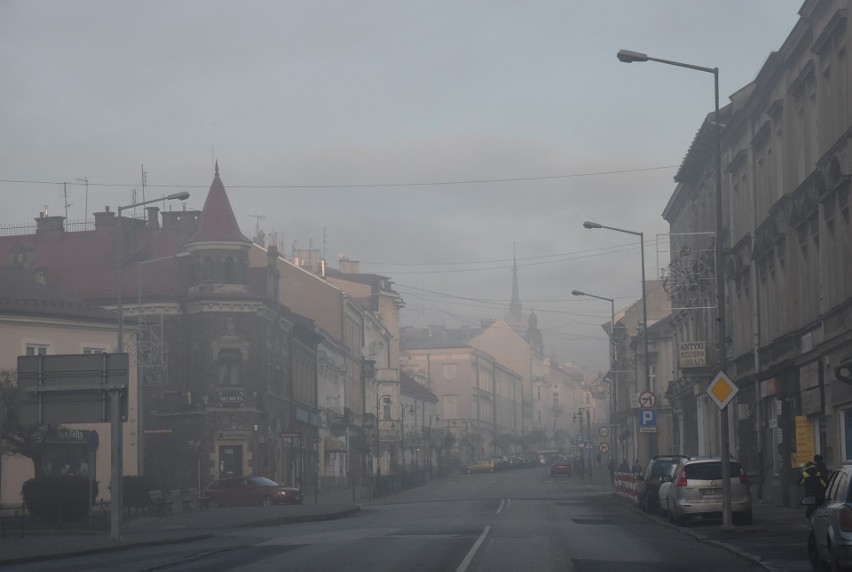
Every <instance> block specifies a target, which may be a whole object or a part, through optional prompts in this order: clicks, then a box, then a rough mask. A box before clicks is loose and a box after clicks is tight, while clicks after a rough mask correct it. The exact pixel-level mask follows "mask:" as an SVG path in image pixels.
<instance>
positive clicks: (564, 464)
mask: <svg viewBox="0 0 852 572" xmlns="http://www.w3.org/2000/svg"><path fill="white" fill-rule="evenodd" d="M572 474H573V473H572V471H571V461H569V460H568V459H563V458H562V457H557V458H555V459H553V462H552V463H551V464H550V476H551V477H556V476H558V475H563V476H567V477H570V476H571V475H572Z"/></svg>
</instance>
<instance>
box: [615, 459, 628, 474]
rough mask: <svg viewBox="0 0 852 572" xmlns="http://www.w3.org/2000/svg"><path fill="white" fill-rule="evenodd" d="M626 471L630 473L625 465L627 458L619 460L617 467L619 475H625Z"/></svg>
mask: <svg viewBox="0 0 852 572" xmlns="http://www.w3.org/2000/svg"><path fill="white" fill-rule="evenodd" d="M628 471H630V466H629V465H628V464H627V457H624V458H623V459H622V460H621V463H620V464H619V465H618V472H619V473H626V472H628Z"/></svg>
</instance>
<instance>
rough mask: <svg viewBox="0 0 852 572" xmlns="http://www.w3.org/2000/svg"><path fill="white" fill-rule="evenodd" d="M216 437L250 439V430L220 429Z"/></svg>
mask: <svg viewBox="0 0 852 572" xmlns="http://www.w3.org/2000/svg"><path fill="white" fill-rule="evenodd" d="M216 438H217V439H218V440H220V441H245V440H247V439H248V431H219V432H218V433H217V434H216Z"/></svg>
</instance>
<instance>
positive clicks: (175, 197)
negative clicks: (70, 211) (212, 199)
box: [115, 191, 189, 353]
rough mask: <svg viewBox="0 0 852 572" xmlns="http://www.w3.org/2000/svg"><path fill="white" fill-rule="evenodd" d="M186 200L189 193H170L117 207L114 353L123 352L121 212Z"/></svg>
mask: <svg viewBox="0 0 852 572" xmlns="http://www.w3.org/2000/svg"><path fill="white" fill-rule="evenodd" d="M188 198H189V193H188V192H186V191H182V192H180V193H172V194H171V195H168V196H166V197H163V198H161V199H151V200H149V201H142V202H139V203H133V204H132V205H125V206H123V207H118V211H117V214H118V221H117V222H116V225H117V226H116V235H117V237H118V256H116V257H115V266H116V268H115V274H116V284H117V286H118V302H117V306H118V307H117V309H116V312H118V340H117V345H118V347H117V348H116V350H115V351H116V352H118V353H122V352H123V351H124V306H123V305H122V294H123V292H122V290H123V289H122V287H121V266H122V259H123V258H124V241H123V237H122V235H121V211H124V210H127V209H133V208H136V207H141V206H142V205H147V204H150V203H158V202H160V201H175V200H177V201H185V200H186V199H188Z"/></svg>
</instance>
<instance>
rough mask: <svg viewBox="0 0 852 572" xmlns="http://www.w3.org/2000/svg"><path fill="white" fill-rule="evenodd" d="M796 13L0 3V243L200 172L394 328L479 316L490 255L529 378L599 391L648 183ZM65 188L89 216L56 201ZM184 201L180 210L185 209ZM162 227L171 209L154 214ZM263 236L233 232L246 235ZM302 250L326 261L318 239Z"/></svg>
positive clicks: (631, 279)
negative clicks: (387, 306)
mask: <svg viewBox="0 0 852 572" xmlns="http://www.w3.org/2000/svg"><path fill="white" fill-rule="evenodd" d="M801 4H802V0H748V1H743V0H712V1H710V0H706V1H704V2H699V1H689V0H687V1H685V0H619V1H600V2H589V1H571V0H552V1H544V0H541V1H535V0H532V1H525V2H521V1H511V2H510V1H488V2H486V1H469V2H468V1H462V0H452V1H441V0H430V1H428V2H427V1H421V2H414V1H399V0H396V1H385V2H374V1H352V0H350V1H342V0H338V1H321V0H320V1H318V0H311V1H301V2H296V1H283V0H282V1H271V0H270V1H239V2H236V1H234V2H214V1H207V0H204V1H201V0H198V1H172V0H169V1H160V2H157V1H146V2H126V1H118V0H108V1H101V2H94V1H93V2H88V1H71V0H68V1H61V2H60V1H54V2H47V1H38V0H27V1H10V0H2V1H0V93H2V99H1V100H0V179H2V181H0V199H2V201H3V208H2V211H0V225H12V224H25V223H31V222H32V219H33V218H35V217H37V216H38V213H39V211H40V210H42V209H43V208H44V207H45V206H47V208H48V209H49V214H51V215H64V214H65V201H64V198H63V187H62V185H61V184H39V183H35V182H13V181H43V182H48V183H61V182H63V181H65V182H68V183H69V185H68V187H67V189H68V201H67V202H68V203H70V206H68V207H67V208H68V217H69V219H74V220H77V219H82V218H84V216H85V215H86V214H87V211H86V204H87V197H88V214H89V216H91V213H92V212H95V211H100V210H103V208H104V206H105V205H109V206H110V208H111V209H112V210H115V208H116V206H118V205H127V204H130V203H132V202H133V197H134V195H133V189H136V190H137V195H136V198H137V200H141V199H142V195H141V178H142V177H141V171H142V167H141V165H142V164H144V169H145V171H146V172H147V173H148V175H147V176H148V185H149V186H148V187H147V189H146V198H154V197H156V196H159V195H161V194H168V193H172V192H176V191H178V190H183V189H186V190H189V191H190V192H191V193H192V196H191V198H190V200H189V201H188V203H187V204H188V207H189V208H201V206H202V205H203V202H204V198H205V197H206V191H207V188H208V187H209V185H210V182H211V180H212V176H213V167H212V162H213V158H214V157H215V158H218V161H219V166H220V172H221V177H222V181H223V182H224V184H225V187H226V188H227V189H228V193H229V196H230V198H231V203H232V205H233V207H234V210H235V212H236V215H237V220H238V221H239V223H240V225H241V227H242V230H243V233H244V234H246V235H247V236H253V235H254V233H255V228H256V225H257V224H259V225H260V227H261V228H262V229H263V230H265V231H266V232H267V233H272V232H276V233H278V236H279V238H280V239H281V240H282V241H283V243H284V247H285V252H286V253H288V254H289V252H290V249H291V248H292V245H293V243H294V242H295V241H298V244H299V246H300V247H308V246H309V245H311V244H312V245H313V246H314V247H315V248H325V249H326V253H327V257H328V258H329V260H330V261H331V262H332V264H336V260H337V256H338V253H342V254H344V255H346V256H348V257H350V258H353V259H357V260H361V261H362V270H363V271H366V272H376V273H380V274H385V275H387V276H390V277H391V278H392V279H393V280H394V282H395V283H396V287H397V289H398V291H399V292H400V293H401V294H402V295H403V296H404V298H405V301H406V308H405V309H404V311H403V314H402V320H403V323H404V324H405V325H415V326H425V325H427V324H445V325H447V326H452V327H455V326H458V325H461V324H465V323H467V324H475V323H478V322H479V320H480V318H490V317H502V316H503V315H504V314H505V313H506V311H507V307H508V303H509V298H510V295H511V276H512V275H511V266H512V256H513V248H514V249H515V250H516V252H517V259H518V268H519V282H520V292H521V301H522V302H523V304H524V306H525V309H526V311H527V312H528V311H529V310H530V308H532V309H534V310H535V312H536V314H537V315H538V317H539V325H540V327H541V329H542V330H543V332H544V336H545V347H546V350H547V351H548V353H550V352H554V353H556V354H557V355H558V356H559V357H560V358H561V359H563V360H570V361H571V362H573V363H575V364H577V365H580V366H585V367H587V368H589V369H593V370H597V369H605V368H606V367H607V344H606V338H605V336H604V333H603V331H602V330H601V329H600V324H601V323H603V322H605V321H608V320H609V304H608V303H606V302H602V301H598V300H594V299H588V298H586V299H580V298H574V297H572V296H571V290H572V289H579V290H585V291H587V292H589V293H594V294H597V295H600V296H605V297H611V298H615V299H616V305H617V307H624V306H627V305H629V304H631V303H633V302H634V301H636V300H637V299H638V298H639V297H640V295H641V281H640V264H639V260H640V259H639V243H638V239H636V238H634V237H633V236H630V235H626V234H620V233H615V232H611V231H606V230H586V229H584V228H583V227H582V222H583V221H584V220H593V221H597V222H600V223H602V224H605V225H609V226H614V227H620V228H625V229H630V230H635V231H642V232H644V233H645V235H646V251H645V252H646V262H647V264H646V268H647V272H648V278H649V279H650V278H652V277H654V276H656V275H657V274H658V268H659V267H660V266H664V265H665V264H666V263H667V260H663V261H661V262H658V260H657V247H656V238H657V235H658V234H662V233H665V232H666V231H667V226H666V224H665V222H664V221H663V219H662V217H661V213H662V211H663V209H664V207H665V205H666V202H667V201H668V198H669V197H670V195H671V193H672V191H673V190H674V182H673V180H672V178H673V176H674V174H675V171H676V166H677V165H679V163H680V161H681V160H682V159H683V157H684V155H685V154H686V152H687V149H688V148H689V144H690V143H691V141H692V138H693V136H694V135H695V132H696V131H697V129H698V127H699V126H700V123H701V120H702V118H703V117H704V116H705V114H707V113H708V112H710V111H712V108H713V77H712V75H711V74H706V73H701V72H696V71H690V70H685V69H681V68H676V67H672V66H666V65H661V64H657V63H651V62H648V63H640V64H637V63H634V64H630V65H627V64H623V63H620V62H618V60H617V59H616V57H615V54H616V52H617V51H618V50H619V49H622V48H623V49H630V50H635V51H640V52H645V53H648V54H649V55H651V56H654V57H658V58H663V59H670V60H678V61H683V62H689V63H693V64H696V65H702V66H707V67H715V66H718V67H719V68H720V84H721V94H722V103H723V104H724V103H726V102H727V97H728V95H730V94H731V93H733V92H734V91H736V90H738V89H739V88H741V87H742V86H744V85H745V84H747V83H749V82H750V81H751V80H753V79H754V77H755V75H756V74H757V72H758V71H759V69H760V67H761V66H762V65H763V63H764V62H765V61H766V58H767V57H768V56H769V54H770V52H772V51H773V50H776V49H778V48H779V47H780V46H781V44H782V43H783V41H784V39H785V38H786V37H787V35H788V34H789V32H790V30H791V29H792V27H793V25H794V24H795V22H796V20H797V18H798V16H797V11H798V9H799V7H800V6H801ZM83 177H85V178H88V180H89V187H88V193H86V191H85V187H84V186H83V185H82V184H81V183H80V181H78V180H77V179H78V178H83ZM191 187H197V188H191ZM174 208H180V207H179V205H175V207H174ZM256 216H263V217H265V218H263V219H261V220H258V219H256V218H254V217H256ZM324 235H325V241H324V240H323V237H324Z"/></svg>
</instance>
